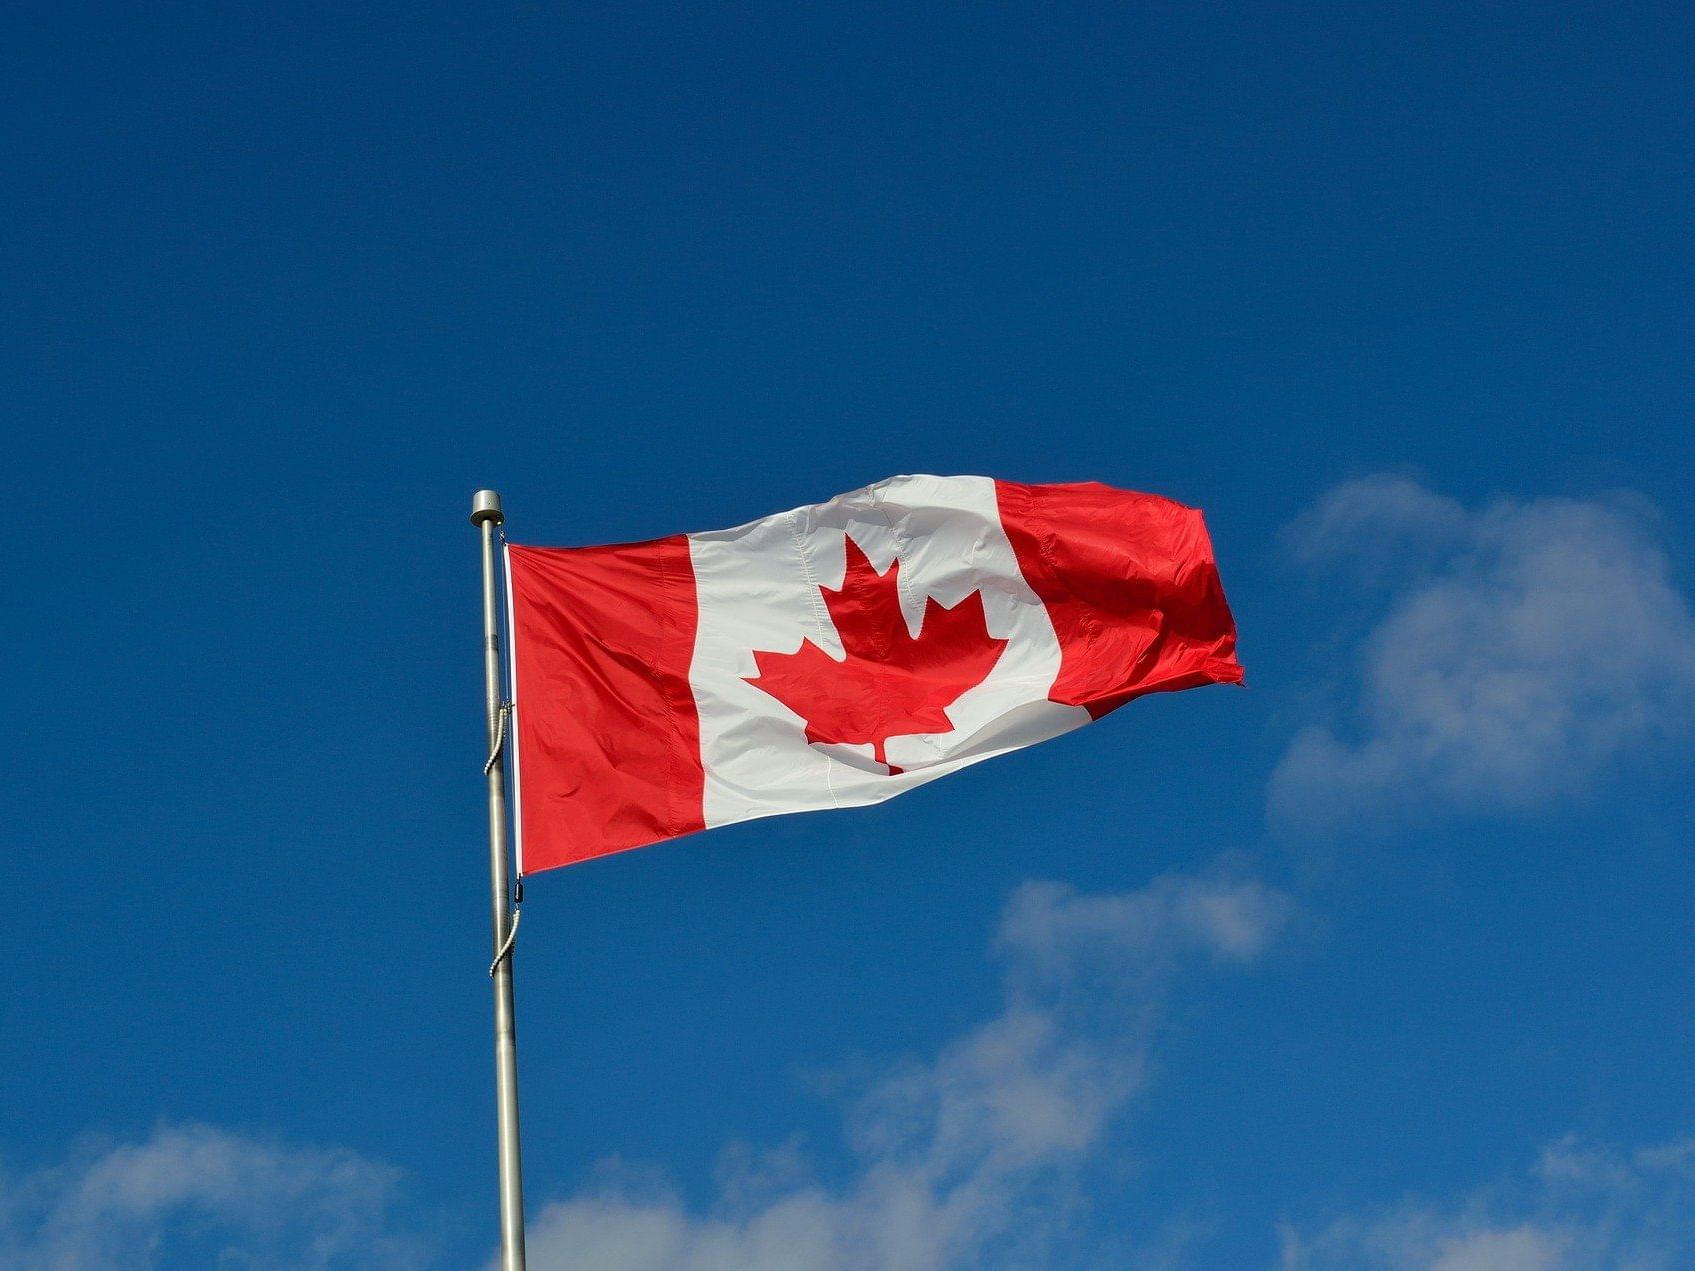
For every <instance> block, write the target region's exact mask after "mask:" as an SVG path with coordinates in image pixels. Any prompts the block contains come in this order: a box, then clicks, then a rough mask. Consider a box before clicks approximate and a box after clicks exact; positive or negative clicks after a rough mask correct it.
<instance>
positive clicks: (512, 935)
mask: <svg viewBox="0 0 1695 1271" xmlns="http://www.w3.org/2000/svg"><path fill="white" fill-rule="evenodd" d="M523 916H524V911H523V910H522V909H514V910H513V911H512V925H511V926H510V927H508V928H507V929H506V943H504V944H502V945H501V946H500V952H499V953H497V954H495V955H494V961H493V962H490V963H489V964H488V973H489V977H490V978H491V979H492V978H493V977H494V973H495V972H496V971H498V970H499V969H500V964H501V962H502V961H503V960H504V959H505V957H506V955H507V954H509V953H511V952H512V942H513V941H514V940H516V939H517V938H518V920H519V919H520V918H522V917H523Z"/></svg>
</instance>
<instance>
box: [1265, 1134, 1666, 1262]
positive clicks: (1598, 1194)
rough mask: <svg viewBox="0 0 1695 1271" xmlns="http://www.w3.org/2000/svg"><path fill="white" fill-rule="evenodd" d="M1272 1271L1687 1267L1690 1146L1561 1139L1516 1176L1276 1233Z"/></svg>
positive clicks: (1289, 1228) (1571, 1138) (1572, 1138)
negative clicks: (1277, 1251) (1621, 1146)
mask: <svg viewBox="0 0 1695 1271" xmlns="http://www.w3.org/2000/svg"><path fill="white" fill-rule="evenodd" d="M1282 1246H1283V1249H1282V1263H1281V1267H1282V1271H1603V1268H1629V1271H1673V1268H1677V1267H1687V1266H1695V1139H1679V1140H1676V1141H1674V1142H1671V1143H1668V1144H1665V1145H1662V1146H1655V1147H1647V1148H1638V1149H1636V1150H1634V1151H1628V1152H1626V1151H1620V1150H1618V1149H1616V1148H1610V1147H1603V1146H1597V1145H1594V1144H1589V1143H1585V1142H1583V1141H1581V1140H1579V1139H1577V1138H1574V1137H1567V1138H1564V1139H1561V1140H1559V1141H1558V1142H1556V1143H1553V1144H1551V1145H1549V1146H1548V1147H1547V1148H1545V1149H1544V1150H1543V1151H1542V1154H1541V1156H1540V1157H1539V1158H1538V1160H1537V1161H1536V1163H1535V1165H1534V1166H1533V1167H1532V1168H1531V1169H1530V1170H1529V1171H1528V1172H1527V1174H1526V1175H1525V1176H1524V1177H1521V1178H1515V1179H1509V1180H1507V1181H1505V1182H1502V1183H1498V1184H1495V1185H1492V1186H1489V1187H1484V1188H1480V1189H1478V1190H1476V1191H1474V1192H1472V1193H1469V1194H1467V1195H1463V1196H1460V1197H1458V1198H1456V1199H1451V1200H1448V1201H1444V1202H1429V1201H1422V1200H1408V1201H1404V1202H1402V1203H1401V1204H1399V1205H1394V1206H1390V1207H1386V1208H1383V1209H1379V1210H1375V1211H1372V1212H1370V1213H1367V1214H1365V1215H1355V1216H1345V1217H1341V1218H1336V1219H1334V1220H1332V1221H1331V1222H1329V1223H1328V1224H1327V1225H1325V1226H1323V1227H1322V1228H1321V1229H1319V1230H1318V1231H1317V1232H1315V1233H1313V1234H1310V1235H1308V1234H1303V1233H1301V1232H1299V1231H1297V1230H1295V1229H1294V1228H1292V1227H1285V1229H1284V1231H1283V1233H1282Z"/></svg>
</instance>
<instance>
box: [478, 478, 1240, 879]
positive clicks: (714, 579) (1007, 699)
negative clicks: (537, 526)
mask: <svg viewBox="0 0 1695 1271" xmlns="http://www.w3.org/2000/svg"><path fill="white" fill-rule="evenodd" d="M506 585H507V617H508V628H509V633H508V634H509V648H510V653H511V668H510V670H511V681H512V696H513V702H514V721H513V729H512V735H513V743H514V746H513V749H514V754H513V762H512V771H513V782H514V787H515V793H516V804H517V816H516V819H515V823H516V842H517V846H518V868H519V872H520V873H535V872H536V871H538V870H543V869H550V868H552V867H554V866H558V865H566V864H570V863H572V862H575V861H581V860H587V859H589V858H591V857H596V856H604V855H607V854H609V853H612V852H619V851H623V850H625V849H627V848H632V847H641V846H644V845H646V844H649V843H654V842H658V841H660V840H662V839H668V838H675V837H678V836H680V835H684V834H689V833H693V832H694V831H696V830H702V829H706V828H709V827H711V826H718V825H729V824H733V823H734V822H737V821H746V820H750V819H752V818H755V817H762V816H772V815H776V814H779V813H784V812H804V811H810V810H814V809H822V808H842V807H852V806H856V805H863V804H868V803H877V802H881V801H882V800H884V799H887V798H890V797H892V796H894V795H896V794H900V793H902V792H903V791H906V790H910V789H912V788H913V787H914V786H917V785H921V784H923V783H924V782H927V781H931V780H934V779H935V778H936V777H939V776H943V775H945V774H946V773H949V772H953V771H956V770H957V769H959V768H962V767H964V766H966V765H967V764H972V763H976V762H978V761H979V760H982V759H987V758H990V757H991V756H994V755H998V754H1002V753H1005V752H1006V751H1009V750H1015V749H1018V748H1019V747H1022V746H1027V745H1030V744H1032V743H1034V742H1037V741H1041V740H1044V739H1046V738H1049V737H1053V736H1056V735H1058V734H1059V733H1062V732H1066V731H1068V730H1070V729H1072V728H1075V727H1078V726H1079V725H1081V724H1085V723H1087V722H1089V721H1090V720H1091V719H1098V718H1099V717H1100V716H1102V715H1104V714H1106V713H1107V712H1108V711H1111V710H1113V709H1115V708H1116V707H1118V706H1122V705H1123V704H1124V703H1125V702H1127V701H1129V700H1131V699H1132V698H1135V697H1140V696H1142V695H1144V694H1147V693H1157V692H1166V691H1170V690H1175V689H1183V688H1191V687H1195V686H1198V685H1202V684H1216V683H1237V682H1240V680H1241V679H1242V668H1241V664H1240V663H1239V662H1238V661H1237V660H1236V653H1235V649H1236V629H1235V623H1234V621H1233V620H1232V618H1231V615H1230V609H1229V606H1228V605H1227V604H1226V603H1225V599H1224V591H1223V588H1222V586H1221V584H1220V582H1219V577H1218V570H1217V567H1216V565H1215V563H1214V560H1213V554H1212V544H1211V542H1210V540H1209V539H1208V537H1207V532H1206V527H1205V525H1204V523H1203V522H1202V519H1201V514H1200V512H1198V511H1196V510H1195V509H1193V508H1189V507H1185V506H1183V505H1182V504H1179V503H1174V502H1172V501H1170V500H1168V499H1162V498H1158V497H1155V496H1153V495H1147V494H1134V493H1130V492H1128V491H1124V490H1116V489H1113V488H1111V487H1108V486H1104V485H1099V484H1094V483H1083V484H1071V485H1018V484H1014V483H1011V482H1004V481H995V480H991V479H989V478H986V477H933V476H902V477H893V478H890V479H889V480H887V481H882V482H878V483H877V484H876V485H872V486H868V487H866V488H865V489H862V490H856V491H853V492H852V493H849V494H843V495H839V496H838V497H836V498H834V499H831V500H830V501H828V502H827V503H819V504H813V505H810V506H807V507H802V508H796V509H794V510H793V511H790V512H784V513H780V514H778V515H775V516H768V517H764V518H762V519H760V520H757V521H751V522H749V523H748V524H746V525H741V526H737V527H736V528H734V529H729V530H718V531H713V532H709V533H704V534H688V535H681V534H679V535H674V536H672V537H669V538H661V539H655V540H653V541H651V542H647V543H634V544H625V545H619V546H612V547H586V548H541V547H521V546H518V545H516V544H514V545H511V546H509V547H508V548H507V552H506Z"/></svg>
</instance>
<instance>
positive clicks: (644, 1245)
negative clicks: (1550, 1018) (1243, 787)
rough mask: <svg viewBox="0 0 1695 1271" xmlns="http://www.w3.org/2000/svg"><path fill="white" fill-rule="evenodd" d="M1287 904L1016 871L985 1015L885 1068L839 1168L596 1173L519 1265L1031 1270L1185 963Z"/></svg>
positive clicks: (1256, 931) (1215, 958)
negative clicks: (997, 980) (700, 1175)
mask: <svg viewBox="0 0 1695 1271" xmlns="http://www.w3.org/2000/svg"><path fill="white" fill-rule="evenodd" d="M1289 912H1290V902H1289V901H1288V899H1287V897H1285V896H1284V895H1283V894H1282V893H1280V892H1276V891H1274V890H1272V889H1270V888H1267V887H1265V886H1263V885H1262V884H1259V883H1257V882H1229V881H1218V880H1206V879H1197V878H1190V877H1179V876H1168V877H1164V878H1160V879H1158V880H1156V881H1154V882H1153V883H1152V884H1150V885H1149V886H1147V887H1145V888H1142V889H1140V890H1138V891H1133V892H1127V893H1123V894H1117V895H1105V896H1085V895H1080V894H1078V893H1077V892H1075V891H1073V890H1072V889H1071V888H1069V887H1066V886H1063V885H1060V884H1055V883H1027V884H1025V885H1024V886H1023V887H1021V888H1020V889H1019V890H1018V891H1017V892H1016V893H1015V894H1014V895H1013V896H1012V898H1011V900H1010V901H1009V903H1008V904H1007V906H1006V909H1005V912H1004V914H1003V917H1002V921H1001V924H1000V929H999V932H998V935H997V937H996V940H995V948H996V951H997V952H998V954H999V955H1000V956H1001V958H1002V959H1003V961H1004V963H1005V967H1006V977H1005V995H1004V1000H1003V1005H1002V1009H1001V1011H1000V1013H999V1014H998V1015H996V1016H995V1017H994V1018H992V1019H990V1020H988V1021H987V1022H985V1023H983V1024H982V1025H981V1026H979V1027H977V1028H975V1029H973V1030H972V1031H970V1032H969V1033H967V1034H965V1035H964V1036H962V1037H960V1038H958V1039H956V1040H955V1041H953V1042H952V1043H950V1044H948V1045H947V1046H945V1047H943V1048H942V1049H941V1051H940V1052H939V1053H938V1054H936V1055H935V1056H933V1057H931V1058H929V1059H927V1060H924V1061H909V1062H905V1063H901V1064H897V1065H895V1066H893V1067H892V1068H891V1069H889V1070H888V1071H887V1072H886V1073H885V1074H884V1075H883V1076H882V1077H881V1078H880V1079H878V1080H876V1081H874V1082H872V1083H871V1085H870V1087H869V1088H868V1089H866V1090H865V1091H864V1092H863V1094H862V1095H861V1096H860V1097H859V1098H858V1099H857V1100H855V1101H854V1102H853V1104H852V1106H851V1107H850V1108H849V1109H848V1110H847V1114H846V1118H845V1126H844V1133H845V1137H846V1139H847V1142H848V1144H849V1146H850V1148H851V1151H852V1154H853V1158H854V1161H855V1167H854V1170H853V1173H852V1175H851V1177H850V1178H849V1179H848V1180H847V1181H846V1182H844V1183H841V1184H838V1185H835V1186H830V1185H826V1184H824V1183H821V1182H818V1181H816V1180H815V1179H814V1178H812V1177H811V1176H810V1175H809V1173H808V1171H807V1170H806V1167H805V1165H804V1162H803V1161H802V1160H801V1159H800V1156H799V1153H798V1152H797V1151H796V1150H795V1149H794V1148H793V1146H792V1145H791V1146H789V1147H787V1148H783V1149H779V1150H778V1151H776V1152H773V1153H769V1154H766V1155H763V1156H754V1155H750V1154H747V1153H745V1152H743V1153H740V1154H739V1155H738V1154H731V1157H730V1165H729V1167H728V1169H727V1170H725V1171H724V1177H723V1179H722V1182H721V1186H720V1188H719V1192H718V1195H717V1196H716V1198H715V1199H714V1200H713V1202H712V1203H711V1204H710V1205H709V1206H708V1207H706V1208H705V1209H704V1210H698V1209H695V1208H692V1207H691V1206H689V1205H688V1204H687V1203H685V1201H684V1200H683V1199H682V1198H680V1197H679V1196H678V1195H677V1194H676V1193H675V1192H674V1191H673V1190H670V1189H668V1188H667V1187H666V1186H665V1185H664V1183H663V1182H660V1183H654V1182H652V1181H651V1180H645V1181H644V1180H632V1179H630V1178H629V1177H628V1176H627V1175H626V1174H623V1173H622V1172H621V1171H619V1170H618V1169H617V1168H616V1167H615V1166H612V1167H609V1168H608V1170H607V1173H606V1177H605V1178H604V1179H603V1181H602V1182H601V1183H600V1184H598V1185H596V1186H593V1187H590V1188H588V1189H587V1190H585V1191H583V1192H581V1193H579V1194H578V1195H575V1196H571V1197H568V1198H566V1199H564V1200H558V1201H554V1202H553V1203H551V1204H548V1205H545V1206H544V1207H542V1208H541V1209H540V1211H539V1212H538V1213H537V1214H536V1216H535V1218H534V1220H533V1222H532V1223H531V1224H530V1232H529V1240H528V1249H529V1258H530V1264H531V1265H532V1266H533V1267H535V1268H537V1271H547V1269H548V1268H564V1267H572V1266H592V1267H595V1268H596V1269H597V1271H873V1269H874V1271H939V1269H941V1268H949V1267H964V1266H990V1265H1031V1264H1032V1263H1033V1262H1034V1263H1035V1264H1040V1261H1041V1250H1042V1249H1043V1247H1044V1246H1045V1243H1046V1242H1047V1241H1048V1240H1050V1239H1052V1238H1055V1237H1057V1236H1058V1235H1060V1234H1061V1233H1060V1230H1059V1228H1060V1227H1062V1226H1063V1224H1064V1211H1065V1202H1066V1184H1067V1181H1068V1176H1069V1174H1070V1173H1071V1172H1072V1171H1074V1170H1075V1169H1076V1168H1078V1167H1080V1166H1081V1165H1082V1164H1083V1163H1084V1162H1086V1161H1087V1160H1088V1159H1089V1158H1090V1155H1091V1153H1093V1152H1095V1151H1097V1150H1098V1149H1099V1148H1100V1145H1101V1140H1102V1137H1103V1135H1104V1133H1105V1132H1106V1130H1107V1128H1108V1126H1109V1125H1110V1123H1111V1122H1112V1121H1113V1119H1114V1118H1115V1116H1116V1115H1117V1114H1119V1113H1120V1112H1121V1111H1122V1110H1123V1109H1124V1107H1125V1106H1126V1104H1127V1103H1128V1102H1129V1101H1130V1100H1131V1099H1132V1097H1133V1096H1134V1095H1135V1094H1136V1093H1137V1092H1138V1091H1139V1089H1140V1088H1141V1086H1142V1083H1143V1079H1144V1077H1143V1073H1144V1063H1145V1057H1146V1053H1147V1049H1148V1047H1149V1045H1150V1043H1151V1041H1152V1040H1153V1037H1154V1035H1155V1033H1156V1032H1157V1029H1158V1020H1159V1015H1160V1004H1161V1002H1162V1000H1163V998H1164V996H1165V993H1166V991H1167V989H1168V988H1169V987H1170V985H1171V984H1172V982H1173V980H1174V978H1176V977H1178V976H1180V975H1182V974H1183V973H1184V972H1185V971H1186V970H1187V969H1188V968H1189V967H1191V966H1192V965H1194V964H1195V963H1202V964H1206V963H1217V964H1231V963H1235V964H1242V963H1246V962H1249V961H1251V960H1252V959H1254V958H1255V957H1257V956H1258V955H1259V954H1260V953H1261V952H1262V951H1263V949H1264V948H1265V947H1266V946H1267V944H1268V943H1269V942H1270V941H1271V940H1272V939H1273V937H1274V936H1275V934H1276V932H1277V931H1278V930H1279V929H1280V928H1281V927H1282V926H1283V925H1284V923H1285V922H1286V920H1287V918H1288V915H1289Z"/></svg>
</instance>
